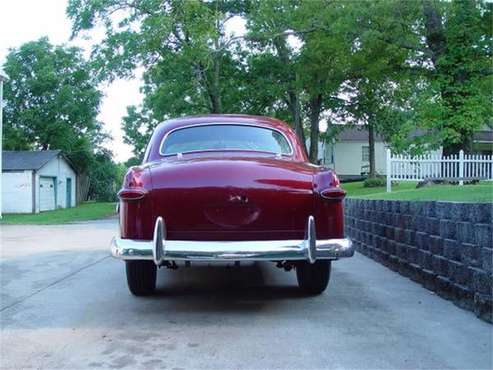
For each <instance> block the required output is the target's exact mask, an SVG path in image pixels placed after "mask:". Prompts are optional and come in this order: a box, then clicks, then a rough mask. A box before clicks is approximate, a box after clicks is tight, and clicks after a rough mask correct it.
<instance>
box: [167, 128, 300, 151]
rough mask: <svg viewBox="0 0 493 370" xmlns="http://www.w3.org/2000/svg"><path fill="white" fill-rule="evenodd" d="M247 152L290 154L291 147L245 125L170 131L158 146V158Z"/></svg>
mask: <svg viewBox="0 0 493 370" xmlns="http://www.w3.org/2000/svg"><path fill="white" fill-rule="evenodd" d="M210 150H214V151H221V150H249V151H258V152H268V153H276V154H291V146H290V144H289V142H288V140H287V139H286V137H285V136H284V135H283V134H282V133H280V132H279V131H276V130H272V129H269V128H264V127H258V126H248V125H235V124H224V125H218V124H214V125H200V126H193V127H185V128H181V129H178V130H175V131H171V132H170V133H169V134H168V135H167V136H166V137H165V139H164V141H163V142H162V144H161V150H160V153H161V154H162V155H173V154H177V153H187V152H195V151H210Z"/></svg>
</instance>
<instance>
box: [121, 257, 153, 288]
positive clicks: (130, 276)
mask: <svg viewBox="0 0 493 370" xmlns="http://www.w3.org/2000/svg"><path fill="white" fill-rule="evenodd" d="M125 267H126V272H127V284H128V289H129V290H130V292H131V293H132V294H133V295H136V296H145V295H149V294H152V293H153V292H154V289H156V270H157V267H156V265H155V264H154V262H153V261H139V260H137V261H125Z"/></svg>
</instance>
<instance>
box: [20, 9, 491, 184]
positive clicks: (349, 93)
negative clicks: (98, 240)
mask: <svg viewBox="0 0 493 370" xmlns="http://www.w3.org/2000/svg"><path fill="white" fill-rule="evenodd" d="M492 9H493V5H492V3H491V2H483V1H480V0H457V1H453V2H451V1H446V0H442V1H438V0H437V1H435V0H422V1H408V0H374V1H367V2H361V1H359V2H358V1H353V2H349V1H346V0H332V1H325V0H311V1H301V0H248V1H246V0H245V1H243V0H212V1H199V0H189V1H177V0H129V1H126V2H122V1H120V0H97V1H96V0H70V1H69V6H68V9H67V13H68V14H69V16H70V17H71V18H72V20H73V32H74V34H78V33H83V32H85V31H87V30H90V29H91V28H93V27H95V26H96V25H102V26H104V27H105V29H106V37H105V39H104V40H103V42H102V43H101V44H99V45H97V46H96V47H95V48H94V50H93V56H94V63H93V65H94V67H95V68H96V70H97V71H98V76H99V77H100V78H101V79H109V80H111V79H112V78H114V77H127V76H130V75H132V73H133V70H134V69H135V68H136V67H143V68H144V70H145V72H144V85H143V89H142V90H143V92H144V94H145V100H144V103H143V105H142V106H139V107H129V108H128V114H127V116H126V117H125V119H124V121H123V129H124V131H125V141H126V142H127V143H129V144H131V145H133V146H134V155H135V158H136V160H137V159H139V158H141V157H142V155H143V152H144V148H145V145H146V143H147V141H148V139H149V136H150V134H151V132H152V130H153V129H154V127H155V126H156V125H157V123H158V122H159V121H161V120H163V119H166V118H169V117H175V116H181V115H186V114H201V113H242V112H244V113H253V114H262V115H272V116H276V117H279V118H282V119H284V120H287V121H288V122H289V123H291V124H292V125H293V127H294V129H295V130H296V132H297V133H298V135H299V136H300V138H301V139H302V142H303V143H304V142H305V138H308V137H309V138H310V141H311V142H313V143H315V142H317V141H318V140H319V127H318V126H319V121H320V120H321V119H322V118H324V119H326V120H327V122H328V124H329V125H328V126H329V132H328V133H326V134H325V135H324V137H333V136H336V134H337V129H336V128H335V127H333V125H332V122H333V121H336V120H337V121H344V122H346V123H357V124H361V125H363V127H364V128H365V129H368V130H369V132H370V137H374V136H375V135H377V134H380V135H381V136H383V137H384V139H385V140H386V142H387V143H389V144H390V146H391V147H392V149H393V150H395V151H398V152H404V151H405V152H412V153H420V152H422V151H423V150H424V149H425V148H429V147H431V148H436V147H438V146H441V145H443V146H444V149H445V152H446V153H449V152H455V151H457V150H459V149H466V150H467V149H468V147H469V143H470V139H471V137H472V134H473V132H474V130H477V129H479V128H480V127H481V126H482V125H484V124H487V123H488V122H489V121H491V116H492V113H493V112H492V105H491V98H492V91H493V89H492V87H493V81H492V68H491V45H492V42H491V41H492V28H491V21H492ZM235 17H236V18H238V17H241V18H243V19H244V20H245V21H246V28H247V32H246V35H244V36H242V37H237V36H233V35H230V34H228V33H227V30H226V29H227V23H228V22H229V21H230V20H231V19H233V18H235ZM417 128H419V129H420V130H421V131H420V135H411V133H413V132H415V131H416V129H417ZM12 137H15V135H13V136H12ZM369 145H370V148H373V147H374V145H373V142H372V140H370V142H369ZM309 149H310V159H311V160H312V161H315V160H316V157H317V146H316V145H312V146H310V148H309ZM370 175H371V177H373V176H375V175H376V174H375V165H374V152H373V151H372V149H370Z"/></svg>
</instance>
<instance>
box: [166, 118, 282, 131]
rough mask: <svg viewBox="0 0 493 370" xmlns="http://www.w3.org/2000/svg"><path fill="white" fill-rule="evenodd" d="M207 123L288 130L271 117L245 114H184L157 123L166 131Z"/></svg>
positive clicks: (279, 121) (280, 122)
mask: <svg viewBox="0 0 493 370" xmlns="http://www.w3.org/2000/svg"><path fill="white" fill-rule="evenodd" d="M202 123H204V124H207V123H243V124H252V125H262V126H265V127H271V128H275V129H278V130H282V131H286V129H288V130H289V126H288V125H287V124H286V123H284V122H282V121H281V120H278V119H277V118H272V117H263V116H253V115H247V114H207V115H198V116H186V117H180V118H174V119H170V120H167V121H164V122H162V123H160V124H159V126H158V127H159V128H161V129H165V130H166V131H169V130H173V129H175V128H180V127H186V126H190V125H195V124H202Z"/></svg>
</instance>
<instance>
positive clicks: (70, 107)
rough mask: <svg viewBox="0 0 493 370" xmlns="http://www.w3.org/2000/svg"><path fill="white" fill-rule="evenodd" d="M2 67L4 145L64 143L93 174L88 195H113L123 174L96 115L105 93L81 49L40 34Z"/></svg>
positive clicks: (105, 198)
mask: <svg viewBox="0 0 493 370" xmlns="http://www.w3.org/2000/svg"><path fill="white" fill-rule="evenodd" d="M4 69H5V71H6V72H7V74H8V75H9V76H10V78H11V80H10V82H9V83H8V84H5V102H6V107H5V111H4V112H5V126H4V127H5V142H4V147H5V149H11V150H20V149H32V150H36V149H43V150H45V149H61V150H62V151H63V152H64V153H65V154H66V155H67V156H68V158H69V159H70V160H71V162H72V163H73V164H74V165H75V166H76V167H77V169H78V171H79V173H80V175H81V176H82V177H85V176H88V177H89V188H88V193H87V195H86V196H87V197H89V198H90V199H95V200H99V201H114V200H115V190H116V182H117V181H118V182H119V181H120V179H117V168H116V165H115V164H114V163H113V160H112V155H111V153H110V152H108V151H106V150H104V149H103V148H102V147H101V146H100V144H101V142H102V141H104V140H105V139H106V138H107V135H106V134H104V132H103V130H102V123H101V122H99V121H97V119H96V116H97V114H98V113H99V106H100V102H101V98H102V94H101V92H100V91H99V90H98V89H97V86H96V84H97V81H96V80H95V79H94V78H93V73H92V69H91V66H90V64H89V63H88V62H86V61H85V60H84V59H83V57H82V55H81V51H80V50H79V49H76V48H68V47H65V46H53V45H51V44H50V43H49V42H48V39H46V38H41V39H40V40H38V41H33V42H28V43H26V44H23V45H22V46H20V47H19V48H18V49H14V50H11V51H10V53H9V55H8V56H7V60H6V62H5V64H4Z"/></svg>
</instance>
